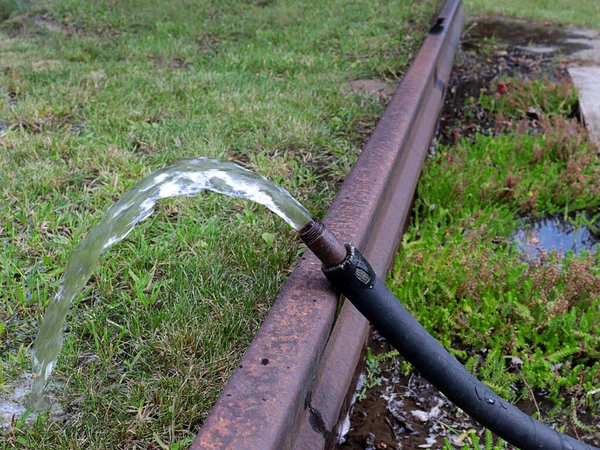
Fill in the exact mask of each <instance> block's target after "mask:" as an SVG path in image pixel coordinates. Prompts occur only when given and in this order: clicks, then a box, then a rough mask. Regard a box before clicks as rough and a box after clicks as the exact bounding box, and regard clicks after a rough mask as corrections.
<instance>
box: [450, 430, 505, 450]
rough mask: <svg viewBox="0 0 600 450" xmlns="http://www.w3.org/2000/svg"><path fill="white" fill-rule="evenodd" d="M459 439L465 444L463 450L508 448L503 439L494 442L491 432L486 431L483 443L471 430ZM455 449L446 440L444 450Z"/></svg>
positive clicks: (500, 449)
mask: <svg viewBox="0 0 600 450" xmlns="http://www.w3.org/2000/svg"><path fill="white" fill-rule="evenodd" d="M459 438H461V441H462V442H464V446H462V447H460V448H461V449H462V450H502V449H504V448H506V442H505V441H503V440H502V439H498V440H497V442H494V437H493V436H492V433H491V432H490V430H485V441H484V442H483V443H482V442H481V438H480V437H479V436H477V433H476V432H475V431H474V430H470V431H469V432H467V433H465V434H464V436H460V437H459ZM455 448H456V447H454V446H453V445H452V444H451V443H450V441H449V440H448V439H447V438H446V439H444V446H443V447H442V450H455Z"/></svg>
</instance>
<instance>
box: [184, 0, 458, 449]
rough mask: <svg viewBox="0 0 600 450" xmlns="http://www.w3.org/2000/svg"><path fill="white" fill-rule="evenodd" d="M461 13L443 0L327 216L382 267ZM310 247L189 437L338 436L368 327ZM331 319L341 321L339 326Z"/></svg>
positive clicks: (216, 442) (201, 440) (430, 124)
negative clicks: (330, 282)
mask: <svg viewBox="0 0 600 450" xmlns="http://www.w3.org/2000/svg"><path fill="white" fill-rule="evenodd" d="M463 23H464V13H463V11H462V8H461V2H460V0H447V2H446V4H445V5H444V7H443V9H442V11H441V12H440V15H439V17H438V19H437V21H436V23H435V24H434V26H433V27H432V28H431V31H430V33H429V35H428V36H427V38H426V39H425V42H424V43H423V46H422V47H421V50H420V51H419V53H418V54H417V56H416V58H415V60H414V61H413V64H412V65H411V67H410V69H409V70H408V72H407V73H406V75H405V77H404V79H403V80H402V83H401V84H400V86H399V87H398V90H397V91H396V93H395V94H394V97H393V98H392V101H391V102H390V104H389V106H388V107H387V109H386V110H385V112H384V114H383V116H382V117H381V119H380V120H379V123H378V124H377V127H376V128H375V130H374V132H373V134H372V136H371V138H370V139H369V141H368V142H367V144H366V145H365V147H364V149H363V151H362V153H361V155H360V157H359V158H358V160H357V162H356V164H355V165H354V167H353V168H352V171H351V172H350V175H349V176H348V178H347V179H346V181H345V182H344V184H343V186H342V188H341V189H340V191H339V193H338V195H337V196H336V198H335V200H334V202H333V204H332V206H331V208H330V209H329V211H328V212H327V214H326V216H325V218H324V220H323V222H324V223H325V224H326V225H327V227H328V228H329V229H330V230H332V231H333V232H334V234H336V235H337V236H338V237H339V238H340V239H341V240H342V241H345V242H351V243H353V244H354V245H355V246H356V247H357V248H358V249H359V250H361V251H362V252H363V254H365V256H366V257H367V258H368V259H369V261H370V262H371V264H372V265H373V268H374V269H375V271H376V272H377V273H378V275H380V276H384V275H385V273H386V272H387V270H388V269H389V267H390V265H391V262H392V259H393V256H394V254H395V252H396V251H397V248H398V245H399V242H400V240H401V235H402V232H403V229H404V226H405V223H406V222H407V220H408V217H409V214H410V209H411V203H412V199H413V196H414V192H415V188H416V185H417V181H418V178H419V175H420V172H421V165H422V163H423V161H424V159H425V156H426V154H427V150H428V148H429V145H430V142H431V139H432V137H433V134H434V132H435V128H436V126H437V122H438V116H439V111H440V109H441V106H442V102H443V98H444V94H445V89H446V84H447V81H448V78H449V76H450V71H451V68H452V62H453V59H454V54H455V51H456V48H457V47H458V43H459V41H460V34H461V31H462V26H463ZM337 303H338V296H337V295H336V294H335V293H334V292H333V291H332V290H331V288H330V287H329V285H328V283H327V281H326V280H325V278H324V277H323V275H322V274H321V271H320V263H319V261H318V260H317V258H316V257H315V256H314V255H313V254H312V253H310V252H306V254H305V256H304V257H303V258H302V260H301V261H300V263H299V264H298V266H297V267H296V268H295V269H294V271H293V273H292V274H291V276H290V278H289V280H288V283H287V284H286V286H285V287H284V289H283V291H282V292H281V294H280V296H279V298H278V299H277V301H276V302H275V304H274V305H273V307H272V309H271V312H270V313H269V315H268V316H267V318H266V319H265V322H264V324H263V326H262V327H261V329H260V330H259V332H258V334H257V335H256V337H255V339H254V341H253V342H252V344H251V345H250V347H249V348H248V350H247V351H246V354H245V355H244V357H243V358H242V361H241V362H240V364H239V366H238V368H237V369H236V370H235V372H234V373H233V375H232V377H231V379H230V381H229V383H228V384H227V386H226V387H225V389H224V390H223V392H222V394H221V396H220V397H219V399H218V400H217V403H216V405H215V407H214V408H213V410H212V411H211V413H210V415H209V417H208V418H207V419H206V421H205V423H204V425H203V427H202V428H201V429H200V431H199V433H198V436H197V438H196V440H195V441H194V443H193V444H192V447H191V448H192V449H193V450H199V449H213V448H214V449H256V450H268V449H290V448H294V449H298V450H300V449H302V450H306V449H319V448H324V447H327V446H330V445H332V444H333V443H334V442H335V438H336V435H337V424H338V422H339V419H340V417H342V416H343V415H344V414H345V413H346V410H347V406H348V401H347V399H348V393H349V392H350V391H352V390H353V384H352V381H353V378H354V376H355V373H356V368H357V366H358V364H359V362H360V356H361V352H362V350H363V348H364V345H365V342H366V338H367V336H368V331H369V328H368V324H367V323H366V321H365V320H364V319H363V318H362V316H360V314H359V313H358V312H357V311H356V309H354V307H353V306H352V305H350V304H349V303H345V304H344V306H343V308H342V311H341V313H340V316H339V317H338V319H337V321H335V315H336V310H337ZM334 322H335V327H334Z"/></svg>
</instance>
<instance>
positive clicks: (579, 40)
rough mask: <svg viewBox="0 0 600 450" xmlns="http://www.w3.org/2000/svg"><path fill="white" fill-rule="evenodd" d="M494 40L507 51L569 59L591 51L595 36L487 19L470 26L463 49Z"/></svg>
mask: <svg viewBox="0 0 600 450" xmlns="http://www.w3.org/2000/svg"><path fill="white" fill-rule="evenodd" d="M485 38H488V39H494V40H496V41H497V42H498V43H500V44H502V45H504V46H506V47H507V48H508V49H515V48H516V49H521V50H530V51H531V52H532V53H537V52H541V53H548V52H556V53H560V54H563V55H573V54H575V53H578V52H581V51H583V50H587V49H590V48H592V47H593V45H594V44H593V41H594V38H595V36H592V35H590V34H589V32H588V30H579V29H577V28H572V27H568V28H567V27H562V26H559V25H544V24H541V23H535V22H530V21H526V20H519V19H508V18H504V17H489V18H482V19H477V21H476V22H473V24H472V27H471V28H470V30H469V33H468V40H467V41H465V42H464V43H463V46H464V48H465V49H469V48H474V47H475V45H476V44H475V43H476V42H480V41H481V40H483V39H485Z"/></svg>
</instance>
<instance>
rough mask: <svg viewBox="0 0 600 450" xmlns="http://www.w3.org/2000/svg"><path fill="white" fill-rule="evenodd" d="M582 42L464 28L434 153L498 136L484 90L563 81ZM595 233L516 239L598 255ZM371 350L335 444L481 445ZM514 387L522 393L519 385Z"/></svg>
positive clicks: (562, 32)
mask: <svg viewBox="0 0 600 450" xmlns="http://www.w3.org/2000/svg"><path fill="white" fill-rule="evenodd" d="M587 39H588V37H586V35H585V33H583V32H580V30H579V31H578V30H574V29H568V28H565V27H560V26H550V25H548V24H531V23H530V22H524V21H519V20H512V19H509V20H505V19H499V18H484V19H478V20H477V21H476V22H473V23H472V24H471V25H470V26H469V25H467V27H466V32H465V36H464V38H463V45H462V48H461V49H460V50H459V52H458V55H457V60H456V62H455V66H454V68H453V72H452V75H451V79H450V83H449V87H448V92H447V95H446V100H445V105H444V108H443V110H442V115H441V119H440V126H439V130H438V134H437V136H436V142H435V143H434V145H433V147H432V151H435V148H436V146H437V145H439V144H444V145H453V144H455V143H456V142H457V140H458V139H459V138H471V137H473V136H474V135H475V134H476V133H482V134H492V133H494V132H495V128H496V127H497V124H496V123H495V122H494V117H491V116H488V114H487V113H486V111H485V110H484V109H483V108H478V107H477V103H478V102H477V100H478V99H479V96H480V95H481V94H482V93H489V92H488V91H487V89H489V86H490V85H491V81H493V80H494V79H495V78H497V77H501V76H514V75H521V76H522V77H524V78H547V79H549V80H551V81H555V80H560V79H564V77H566V76H568V75H567V73H566V70H565V67H564V62H565V61H567V60H568V58H571V57H573V54H574V53H575V52H580V51H582V50H585V49H587V48H589V47H590V45H591V44H590V43H588V41H587ZM492 94H494V93H492ZM471 98H472V101H471V102H470V99H471ZM469 102H470V103H472V104H473V105H474V106H473V107H472V108H470V110H469V114H468V116H467V115H466V114H465V104H466V103H469ZM576 115H577V111H573V116H576ZM598 225H600V224H598ZM596 231H597V230H596V229H595V228H594V227H592V228H590V227H587V228H586V227H576V226H573V225H571V223H570V222H569V221H567V220H564V219H561V218H558V217H549V218H546V219H544V220H541V221H538V222H527V223H525V222H524V223H523V228H522V229H521V230H518V231H517V232H516V233H515V236H514V239H515V241H518V242H522V245H521V247H522V250H523V252H524V255H525V257H526V258H528V256H527V255H528V253H527V252H530V253H531V255H532V256H537V254H538V253H539V252H540V251H542V252H549V251H552V250H556V251H562V252H565V251H569V250H570V251H579V250H582V249H585V250H589V251H595V249H596V244H597V243H598V242H600V236H599V235H598V234H597V233H596ZM369 348H370V349H371V350H370V351H371V352H372V355H373V357H372V359H371V362H372V364H371V365H369V363H368V362H367V370H366V372H365V373H363V375H362V377H361V381H360V382H359V386H358V388H357V397H358V400H357V401H356V402H355V403H354V405H353V406H352V409H351V412H350V422H349V425H348V426H347V433H345V435H344V436H343V438H342V439H341V440H340V442H339V443H338V448H339V449H345V450H348V449H351V450H358V449H367V450H375V449H419V448H431V449H443V448H444V445H445V442H446V441H445V439H447V440H448V441H447V442H449V443H450V446H449V447H446V448H461V447H464V446H466V445H467V444H470V445H472V441H471V438H472V437H471V435H470V434H469V433H475V434H476V435H477V436H479V438H480V439H481V442H485V429H484V428H483V427H481V426H480V425H479V424H477V423H476V422H475V421H473V420H472V419H471V418H470V417H468V416H467V415H466V414H465V413H464V412H462V411H461V410H460V409H459V408H457V407H456V406H454V405H453V404H452V403H451V402H449V401H448V400H447V399H446V398H445V397H444V396H443V394H441V393H440V392H439V391H438V390H437V389H436V388H435V387H433V386H432V385H431V384H429V383H428V381H427V380H426V379H424V378H423V377H421V376H420V375H419V374H418V373H415V372H413V371H406V363H405V362H403V359H402V358H401V357H398V356H395V357H391V356H390V355H389V354H388V352H390V351H391V350H392V349H391V347H390V346H389V344H388V343H387V342H386V341H385V340H384V339H383V338H381V337H379V336H378V334H377V333H376V332H375V334H374V336H373V338H372V339H371V341H370V343H369ZM466 350H468V349H466ZM373 361H376V362H375V363H373ZM516 388H517V389H518V390H519V391H520V390H521V388H522V386H517V387H516ZM530 394H531V395H530V396H529V398H524V399H521V400H520V401H519V402H518V403H517V404H516V405H517V406H518V407H519V408H520V409H521V410H523V411H524V412H526V413H528V414H530V415H533V414H538V415H539V416H540V417H541V418H542V420H543V421H545V422H546V423H550V424H552V423H551V422H550V421H549V419H548V418H549V417H551V416H554V415H553V414H551V411H552V409H553V408H554V406H555V405H554V403H553V402H552V401H550V400H549V399H548V398H547V397H546V393H545V392H531V393H530ZM564 404H565V405H567V404H570V399H568V398H567V399H565V403H564ZM577 419H578V420H580V421H581V422H583V423H584V424H586V425H589V426H592V427H593V426H595V420H596V419H595V418H594V417H591V416H590V414H589V413H587V412H586V411H582V410H578V411H577ZM556 420H557V421H560V423H557V424H556V425H557V426H558V427H560V426H565V428H564V432H565V433H566V434H569V435H571V436H573V437H576V438H578V439H580V440H583V441H584V442H586V443H589V444H591V445H595V446H600V439H599V438H598V437H597V436H591V435H586V433H585V432H582V431H581V429H578V428H576V426H575V424H574V423H573V420H570V416H563V417H562V418H557V419H556ZM496 439H497V438H496V437H494V440H495V442H496ZM505 448H508V449H513V448H515V447H513V446H509V445H507V446H506V447H505Z"/></svg>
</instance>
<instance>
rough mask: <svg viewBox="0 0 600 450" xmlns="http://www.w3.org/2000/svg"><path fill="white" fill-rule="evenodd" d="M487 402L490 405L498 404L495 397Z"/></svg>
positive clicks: (489, 398)
mask: <svg viewBox="0 0 600 450" xmlns="http://www.w3.org/2000/svg"><path fill="white" fill-rule="evenodd" d="M486 402H488V403H489V404H490V405H493V404H494V403H496V400H495V399H494V398H493V397H488V398H487V400H486Z"/></svg>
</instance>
